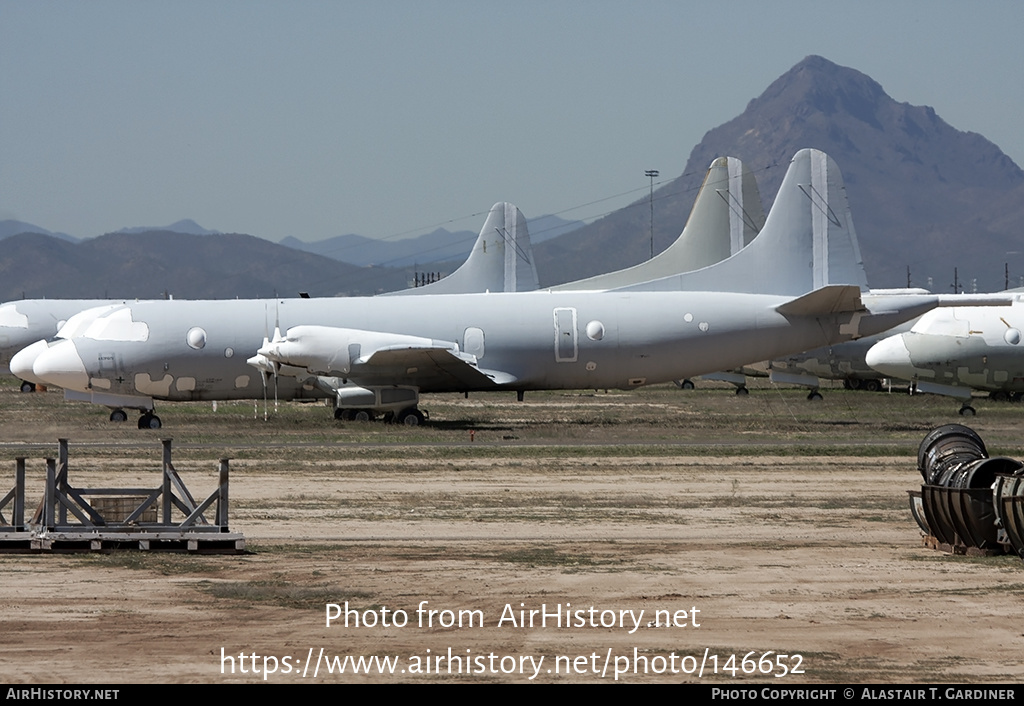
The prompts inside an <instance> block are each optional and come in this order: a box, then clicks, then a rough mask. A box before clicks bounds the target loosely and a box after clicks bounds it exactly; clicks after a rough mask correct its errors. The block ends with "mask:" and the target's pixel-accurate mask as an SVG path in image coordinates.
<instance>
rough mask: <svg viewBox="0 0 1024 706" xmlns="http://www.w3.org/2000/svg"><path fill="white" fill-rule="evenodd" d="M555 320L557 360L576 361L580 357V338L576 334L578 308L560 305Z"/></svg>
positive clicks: (557, 361)
mask: <svg viewBox="0 0 1024 706" xmlns="http://www.w3.org/2000/svg"><path fill="white" fill-rule="evenodd" d="M553 316H554V320H555V362H556V363H575V362H576V360H577V359H578V358H579V340H578V337H577V334H576V309H575V308H574V307H558V308H556V309H555V310H554V312H553Z"/></svg>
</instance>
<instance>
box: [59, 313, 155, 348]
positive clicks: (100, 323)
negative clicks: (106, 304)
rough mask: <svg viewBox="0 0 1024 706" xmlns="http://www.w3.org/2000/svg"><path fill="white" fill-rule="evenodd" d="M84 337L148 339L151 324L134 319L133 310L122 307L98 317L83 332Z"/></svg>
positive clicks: (104, 339)
mask: <svg viewBox="0 0 1024 706" xmlns="http://www.w3.org/2000/svg"><path fill="white" fill-rule="evenodd" d="M73 318H74V317H72V319H73ZM82 337H83V338H91V339H93V340H95V341H146V340H149V326H148V325H146V323H145V322H143V321H133V320H132V310H131V309H130V308H129V307H122V308H120V309H115V310H114V311H111V312H110V313H108V314H106V315H104V316H100V317H98V318H97V319H96V320H95V321H93V322H92V323H90V324H89V325H88V327H87V328H86V329H85V331H83V332H82Z"/></svg>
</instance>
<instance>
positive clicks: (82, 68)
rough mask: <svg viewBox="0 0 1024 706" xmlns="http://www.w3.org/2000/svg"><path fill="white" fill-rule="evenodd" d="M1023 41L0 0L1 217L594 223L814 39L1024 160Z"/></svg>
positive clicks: (285, 7)
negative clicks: (496, 210)
mask: <svg viewBox="0 0 1024 706" xmlns="http://www.w3.org/2000/svg"><path fill="white" fill-rule="evenodd" d="M1022 32H1024V3H1020V2H981V3H963V2H944V1H941V0H940V1H932V2H892V0H889V1H886V2H864V1H858V2H844V3H832V2H823V1H818V2H745V1H743V0H733V1H732V2H728V3H707V2H703V3H698V2H679V1H678V0H676V1H671V2H654V1H649V2H644V1H640V2H625V1H615V2H612V1H601V0H586V1H582V0H577V1H575V2H558V0H554V1H552V0H545V1H536V2H534V1H531V0H512V1H508V0H506V1H505V2H488V1H486V0H475V1H465V2H462V1H455V0H446V1H441V0H438V1H435V2H432V1H430V0H415V1H412V0H409V1H401V0H390V1H388V0H384V1H377V2H366V1H364V0H360V1H358V2H343V1H341V0H331V1H323V2H314V1H303V0H298V1H295V0H291V1H289V2H269V1H263V2H260V1H258V0H245V1H218V0H204V1H201V2H200V1H191V0H189V1H186V0H171V1H164V0H161V1H156V0H138V1H132V2H128V1H111V0H93V1H90V2H77V1H76V2H69V1H52V2H47V1H46V0H40V1H36V2H27V1H25V0H0V219H5V218H16V219H19V220H24V221H28V222H31V223H35V224H37V225H40V226H42V227H44V228H48V229H50V230H57V231H65V232H68V233H71V234H73V235H77V236H93V235H98V234H101V233H104V232H108V231H111V230H116V229H119V228H122V227H126V226H137V225H166V224H169V223H171V222H173V221H176V220H179V219H182V218H192V219H195V220H196V221H198V222H199V223H200V224H201V225H203V226H205V227H207V228H213V229H217V230H222V231H237V232H244V233H250V234H252V235H258V236H261V237H264V238H268V239H270V240H280V239H281V238H283V237H285V236H288V235H294V236H296V237H299V238H301V239H303V240H310V241H312V240H319V239H322V238H326V237H330V236H333V235H340V234H342V233H350V232H355V233H360V234H362V235H366V236H370V237H395V236H398V235H400V234H406V233H408V234H412V233H420V232H425V231H427V230H431V229H433V228H434V227H435V226H438V225H444V226H445V227H447V228H449V229H451V230H455V229H463V228H465V229H470V230H477V229H478V228H479V227H480V225H481V224H482V221H483V215H482V214H483V213H485V212H486V211H487V209H488V208H489V207H490V206H491V204H492V203H494V202H495V201H500V200H507V201H512V202H513V203H515V204H517V205H518V206H519V207H520V208H521V209H522V210H523V212H524V213H525V214H526V215H527V217H534V216H539V215H541V214H544V213H560V214H562V215H563V216H564V217H565V218H578V219H586V220H589V219H591V218H594V217H596V216H598V215H600V214H602V213H604V212H606V211H608V210H613V209H615V208H618V207H621V206H623V205H625V204H626V203H628V202H629V201H632V200H634V199H635V198H637V197H639V196H640V195H642V194H643V192H644V190H645V189H646V186H647V183H648V182H647V179H646V178H645V177H644V170H646V169H659V170H660V171H661V174H662V177H661V179H662V180H668V179H670V178H673V177H675V176H678V175H679V174H680V173H681V172H682V171H683V167H684V165H685V163H686V159H687V157H688V156H689V153H690V150H691V148H692V147H693V146H694V145H695V144H696V143H697V142H698V141H700V139H701V138H702V137H703V135H704V133H705V132H707V131H708V130H710V129H711V128H713V127H715V126H717V125H719V124H721V123H723V122H725V121H727V120H729V119H731V118H733V117H735V116H736V115H738V114H739V113H740V112H742V110H743V109H744V107H745V106H746V104H747V102H748V101H749V100H750V99H751V98H754V97H755V96H757V95H759V94H760V93H761V92H762V91H763V90H764V89H765V88H766V87H767V86H768V84H769V83H771V81H773V80H774V79H775V78H777V77H778V76H780V75H781V74H782V73H784V72H785V71H787V70H788V69H789V68H790V67H791V66H793V65H794V64H795V63H797V62H798V61H800V59H802V58H803V57H804V56H806V55H808V54H820V55H822V56H824V57H826V58H828V59H830V60H831V61H834V62H836V63H838V64H841V65H844V66H850V67H853V68H855V69H857V70H859V71H862V72H864V73H866V74H868V75H869V76H871V77H873V78H874V79H876V80H877V81H878V82H879V83H881V84H882V86H883V88H885V90H886V91H887V92H888V93H889V95H891V96H892V97H893V98H895V99H896V100H898V101H906V102H909V103H913V104H915V105H922V104H923V105H931V106H933V107H934V108H935V109H936V111H937V112H938V114H939V115H940V116H941V117H942V118H943V119H945V120H946V121H947V122H949V123H950V124H952V125H953V126H954V127H956V128H958V129H960V130H965V131H973V132H979V133H981V134H983V135H985V136H986V137H988V138H989V139H990V140H992V141H994V142H995V143H996V144H997V145H999V146H1000V147H1001V148H1002V149H1003V150H1004V151H1005V152H1006V153H1007V154H1008V155H1009V156H1010V157H1011V158H1013V159H1014V161H1016V162H1017V163H1018V164H1024V133H1022V121H1021V116H1022V115H1024V79H1022V75H1024V41H1022V37H1021V35H1022ZM841 166H842V165H840V167H841ZM623 194H624V195H623ZM616 195H622V196H619V197H618V198H608V197H613V196H616ZM592 202H597V203H592ZM584 204H591V205H589V206H583V205H584ZM857 206H858V205H857V204H854V208H855V209H856V208H857ZM475 214H481V215H475ZM854 217H856V211H854ZM679 225H680V228H681V227H682V224H679Z"/></svg>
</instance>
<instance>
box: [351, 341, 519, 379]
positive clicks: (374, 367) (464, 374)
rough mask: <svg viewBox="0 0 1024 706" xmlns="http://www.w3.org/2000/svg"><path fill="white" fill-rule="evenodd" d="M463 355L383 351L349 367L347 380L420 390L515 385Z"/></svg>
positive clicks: (442, 351) (421, 350)
mask: <svg viewBox="0 0 1024 706" xmlns="http://www.w3.org/2000/svg"><path fill="white" fill-rule="evenodd" d="M468 358H472V356H465V355H464V354H459V353H455V352H453V351H452V350H450V349H446V348H407V347H406V348H385V349H382V350H378V351H374V353H372V354H371V355H370V356H369V357H368V358H366V359H365V362H363V361H358V362H356V364H354V365H353V366H352V372H351V373H350V374H349V376H350V379H352V380H354V381H356V382H358V383H359V384H361V385H373V384H394V383H399V384H402V385H414V386H416V387H419V388H420V389H422V390H429V389H433V388H444V389H451V388H453V387H454V388H459V387H465V388H467V389H475V390H478V389H480V388H485V387H497V386H499V385H506V384H509V383H512V382H515V380H516V378H515V377H514V376H512V375H509V374H508V373H502V372H499V371H495V370H484V369H482V368H479V367H477V366H476V365H475V364H474V363H472V362H470V360H468Z"/></svg>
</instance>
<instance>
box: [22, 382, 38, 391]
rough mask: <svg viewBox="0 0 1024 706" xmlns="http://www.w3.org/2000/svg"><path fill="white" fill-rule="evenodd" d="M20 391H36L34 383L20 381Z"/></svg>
mask: <svg viewBox="0 0 1024 706" xmlns="http://www.w3.org/2000/svg"><path fill="white" fill-rule="evenodd" d="M21 391H22V392H35V391H36V386H35V383H32V382H22V383H21Z"/></svg>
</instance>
